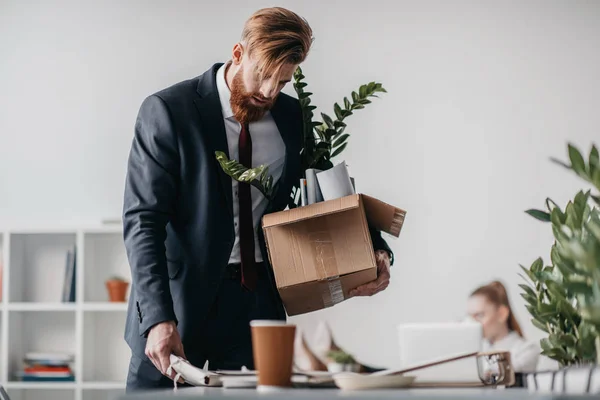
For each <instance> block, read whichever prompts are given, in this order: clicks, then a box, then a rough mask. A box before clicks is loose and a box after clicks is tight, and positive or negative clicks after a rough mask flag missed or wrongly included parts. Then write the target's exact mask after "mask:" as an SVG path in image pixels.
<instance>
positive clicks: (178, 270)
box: [123, 63, 389, 358]
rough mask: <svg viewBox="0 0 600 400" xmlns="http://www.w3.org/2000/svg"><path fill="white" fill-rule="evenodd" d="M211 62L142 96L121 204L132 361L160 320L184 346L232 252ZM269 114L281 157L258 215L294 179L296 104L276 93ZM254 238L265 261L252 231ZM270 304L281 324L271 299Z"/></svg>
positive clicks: (280, 203)
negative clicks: (197, 72) (282, 149)
mask: <svg viewBox="0 0 600 400" xmlns="http://www.w3.org/2000/svg"><path fill="white" fill-rule="evenodd" d="M221 65H222V64H220V63H219V64H215V65H214V66H213V67H212V68H211V69H210V70H208V71H206V72H205V73H204V74H202V75H201V76H199V77H196V78H194V79H190V80H187V81H184V82H181V83H178V84H176V85H173V86H171V87H169V88H167V89H164V90H162V91H160V92H158V93H155V94H153V95H151V96H149V97H148V98H146V99H145V100H144V101H143V103H142V105H141V108H140V110H139V114H138V117H137V120H136V124H135V135H134V138H133V143H132V146H131V151H130V154H129V160H128V166H127V177H126V184H125V195H124V207H123V224H124V240H125V247H126V249H127V256H128V259H129V264H130V266H131V272H132V290H131V296H130V299H129V309H128V314H127V321H126V328H125V339H126V341H127V343H128V344H129V346H130V347H131V349H132V350H133V352H134V353H135V354H137V355H138V356H140V357H142V358H145V355H144V349H145V346H146V335H147V332H148V330H149V329H150V328H151V327H152V326H153V325H155V324H157V323H159V322H163V321H169V320H173V321H176V323H177V324H178V325H177V326H178V330H179V333H180V335H181V338H182V341H183V345H184V348H186V349H188V348H190V347H193V346H190V345H193V344H194V343H193V342H194V336H196V337H197V332H199V330H200V328H201V327H202V323H203V321H204V319H205V318H206V316H207V314H208V311H209V308H210V306H211V304H212V302H213V300H214V297H215V295H216V293H217V290H218V286H219V284H220V281H221V277H222V275H223V269H224V268H225V267H226V266H227V264H228V261H229V256H230V254H231V250H232V247H233V243H234V239H235V234H234V227H233V196H232V190H231V178H230V177H229V176H227V175H226V174H225V173H224V172H223V171H222V170H221V168H220V166H219V164H218V162H217V160H216V158H215V151H217V150H220V151H223V152H224V153H225V154H227V155H228V156H229V154H228V153H229V152H228V146H227V136H226V133H225V125H224V121H223V114H222V111H221V104H220V101H219V96H218V92H217V87H216V79H215V76H216V71H217V70H218V68H219V67H220V66H221ZM271 114H272V116H273V119H274V120H275V123H276V125H277V128H278V129H279V132H280V134H281V136H282V139H283V141H284V143H285V147H286V160H285V166H284V170H283V174H282V176H281V178H280V180H279V182H278V184H277V187H276V189H275V190H276V192H275V193H276V194H275V196H274V199H273V200H272V201H271V202H270V203H269V205H268V207H267V210H266V212H265V213H269V212H274V211H280V210H283V209H284V208H285V207H286V205H287V202H288V198H289V196H290V192H291V188H292V185H293V184H294V183H296V182H297V181H298V179H299V177H300V175H301V171H300V150H301V145H302V111H301V108H300V105H299V102H298V100H296V99H294V98H292V97H290V96H287V95H285V94H283V93H281V94H280V95H279V97H278V99H277V101H276V103H275V104H274V106H273V108H272V109H271ZM257 234H258V238H259V242H260V245H261V249H262V252H263V259H264V260H268V257H267V254H266V247H265V240H264V235H263V232H262V229H260V228H259V229H257ZM371 234H372V238H373V244H374V247H375V248H376V249H386V250H388V251H389V247H388V246H387V244H386V243H385V241H384V240H383V239H382V238H381V235H380V234H379V232H374V231H372V232H371ZM268 270H269V272H270V279H271V281H272V283H273V285H275V280H274V277H273V273H272V270H271V269H270V268H268ZM278 308H279V318H281V319H285V317H286V315H285V310H284V308H283V305H282V304H281V301H279V307H278Z"/></svg>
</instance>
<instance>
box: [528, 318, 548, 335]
mask: <svg viewBox="0 0 600 400" xmlns="http://www.w3.org/2000/svg"><path fill="white" fill-rule="evenodd" d="M531 323H532V324H533V325H534V326H535V327H536V328H538V329H541V330H542V331H544V332H546V333H549V332H548V327H547V326H546V325H545V324H542V323H541V322H540V321H538V320H537V319H535V318H532V319H531Z"/></svg>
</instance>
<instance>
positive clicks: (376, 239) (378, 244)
mask: <svg viewBox="0 0 600 400" xmlns="http://www.w3.org/2000/svg"><path fill="white" fill-rule="evenodd" d="M369 233H370V234H371V242H372V243H373V250H374V251H377V250H384V251H386V252H387V253H388V254H389V256H390V265H394V252H392V249H390V246H388V244H387V242H386V241H385V239H384V238H383V237H381V231H378V230H376V229H375V228H373V227H371V226H369Z"/></svg>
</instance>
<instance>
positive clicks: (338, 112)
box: [333, 103, 344, 120]
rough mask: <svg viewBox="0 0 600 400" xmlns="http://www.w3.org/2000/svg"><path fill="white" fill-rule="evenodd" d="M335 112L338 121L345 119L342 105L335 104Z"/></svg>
mask: <svg viewBox="0 0 600 400" xmlns="http://www.w3.org/2000/svg"><path fill="white" fill-rule="evenodd" d="M333 111H334V112H335V116H336V117H337V119H339V120H342V119H344V116H343V115H342V108H341V107H340V105H339V104H338V103H335V104H334V105H333Z"/></svg>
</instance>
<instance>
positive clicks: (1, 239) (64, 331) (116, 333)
mask: <svg viewBox="0 0 600 400" xmlns="http://www.w3.org/2000/svg"><path fill="white" fill-rule="evenodd" d="M74 248H75V249H76V251H77V253H76V254H77V256H76V269H75V271H76V272H75V278H76V290H75V292H76V296H75V302H71V303H64V302H61V295H62V290H63V282H64V276H65V268H66V254H67V251H68V250H69V249H71V250H72V249H74ZM0 260H1V262H0V265H2V299H1V301H0V382H2V384H3V385H4V386H5V387H6V389H7V391H8V393H9V395H10V396H11V398H12V399H13V400H38V399H40V400H41V399H44V400H58V399H60V400H65V399H66V400H71V399H72V400H111V399H113V398H114V397H116V396H117V395H118V394H120V393H123V392H124V391H125V380H126V377H127V369H128V366H129V357H130V351H129V348H128V347H127V344H126V343H125V341H124V339H123V334H124V329H125V317H126V311H127V304H126V303H111V302H109V299H108V292H107V290H106V287H105V285H104V282H105V281H106V279H107V278H109V277H110V276H113V275H119V276H122V277H124V278H125V279H127V280H128V281H129V282H131V273H130V269H129V265H128V262H127V257H126V253H125V247H124V244H123V233H122V230H121V228H120V227H75V228H72V229H71V228H66V229H65V228H59V229H45V228H44V229H8V230H4V231H0ZM129 290H130V289H129ZM127 296H129V293H128V295H127ZM28 352H68V353H71V354H73V355H74V363H73V365H72V367H73V371H74V374H75V382H22V381H20V380H19V378H18V376H17V374H16V373H17V372H18V371H20V370H22V367H23V363H22V362H23V357H24V356H25V354H26V353H28Z"/></svg>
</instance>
